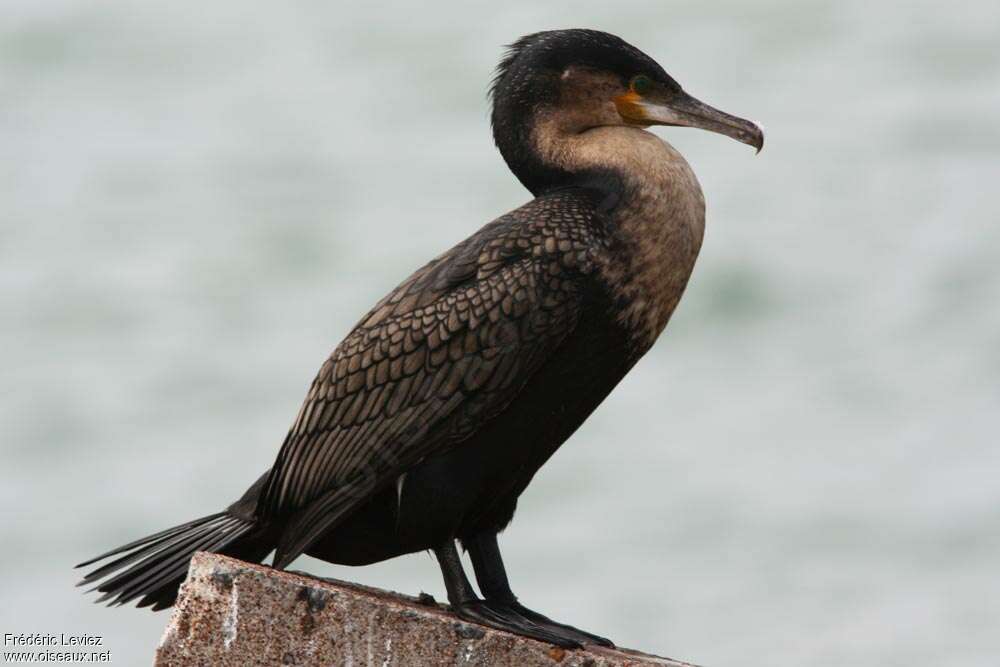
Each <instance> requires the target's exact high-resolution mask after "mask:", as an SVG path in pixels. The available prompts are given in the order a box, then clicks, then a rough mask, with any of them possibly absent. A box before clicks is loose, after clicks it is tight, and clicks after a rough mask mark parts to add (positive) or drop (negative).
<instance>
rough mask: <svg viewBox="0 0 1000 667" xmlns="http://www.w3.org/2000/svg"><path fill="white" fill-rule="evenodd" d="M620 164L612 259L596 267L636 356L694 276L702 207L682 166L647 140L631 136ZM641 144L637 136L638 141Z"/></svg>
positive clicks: (676, 156)
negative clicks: (621, 189)
mask: <svg viewBox="0 0 1000 667" xmlns="http://www.w3.org/2000/svg"><path fill="white" fill-rule="evenodd" d="M630 134H631V136H629V139H628V141H629V143H630V146H629V150H623V151H620V152H619V151H615V154H616V155H618V156H620V157H619V158H617V159H616V161H617V162H618V163H619V164H618V165H617V166H618V167H619V170H620V173H622V174H623V176H624V178H625V181H626V191H625V194H624V196H623V199H622V202H621V204H620V205H619V207H618V208H617V209H616V210H615V211H614V213H613V216H612V222H613V224H614V227H615V230H616V232H617V237H618V241H619V243H618V244H617V245H618V251H617V252H613V253H610V254H609V255H608V256H607V257H606V258H605V262H604V265H603V266H602V267H601V271H602V274H603V276H604V278H605V280H606V281H607V284H608V285H609V287H610V288H611V290H612V292H613V293H614V295H615V297H616V299H617V301H618V303H619V304H620V308H621V309H620V311H619V313H618V318H619V321H620V322H621V323H622V324H623V325H624V326H625V327H626V328H627V329H628V330H629V331H630V332H631V333H632V337H633V341H634V344H635V346H636V348H637V352H638V353H640V354H641V353H642V352H645V351H646V350H647V349H648V348H649V346H651V345H652V344H653V342H654V341H655V340H656V338H657V337H658V336H659V335H660V332H662V331H663V328H664V327H665V326H666V325H667V322H668V320H669V319H670V315H671V314H672V313H673V312H674V308H676V307H677V303H678V302H679V301H680V298H681V295H682V294H683V293H684V288H685V287H686V286H687V282H688V278H690V276H691V272H692V270H693V269H694V263H695V260H696V259H697V257H698V252H699V250H700V249H701V242H702V238H703V236H704V232H705V199H704V196H703V195H702V191H701V186H700V185H699V184H698V180H697V179H696V178H695V175H694V172H692V171H691V167H690V166H689V165H688V163H687V161H686V160H685V159H684V158H683V157H682V156H681V155H680V153H678V152H677V151H676V150H674V148H673V147H672V146H670V145H669V144H667V143H666V142H664V141H662V140H661V139H659V138H658V137H656V136H655V135H653V134H650V133H648V132H642V131H636V132H635V133H630ZM637 134H638V135H640V136H636V135H637Z"/></svg>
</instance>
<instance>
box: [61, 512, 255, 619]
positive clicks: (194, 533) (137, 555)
mask: <svg viewBox="0 0 1000 667" xmlns="http://www.w3.org/2000/svg"><path fill="white" fill-rule="evenodd" d="M266 533H267V531H265V530H264V529H263V528H262V527H261V526H259V525H258V524H257V523H256V522H255V521H254V520H252V519H244V518H240V517H237V516H234V515H233V514H231V513H229V512H219V513H218V514H210V515H209V516H204V517H202V518H200V519H195V520H194V521H188V522H187V523H183V524H181V525H179V526H174V527H173V528H168V529H167V530H164V531H161V532H159V533H156V534H155V535H149V536H147V537H144V538H142V539H141V540H136V541H135V542H130V543H128V544H126V545H124V546H120V547H118V548H117V549H112V550H111V551H108V552H107V553H103V554H101V555H100V556H97V557H96V558H91V559H90V560H88V561H85V562H83V563H80V564H79V565H77V567H86V566H88V565H92V564H94V563H96V562H98V561H101V560H105V559H108V558H110V557H112V556H119V555H120V557H119V558H116V559H115V560H113V561H111V562H110V563H106V564H105V565H102V566H101V567H99V568H97V569H96V570H94V571H93V572H90V573H88V574H87V575H86V576H85V577H84V578H83V580H82V581H80V583H79V584H77V586H84V585H87V584H93V583H95V582H100V583H98V584H97V586H95V587H94V588H91V589H90V590H89V591H87V592H88V593H89V592H92V591H95V590H96V591H100V592H101V593H104V595H102V596H101V597H100V598H98V599H97V602H107V603H108V605H109V606H112V605H122V604H127V603H129V602H131V601H132V600H135V599H136V598H141V599H140V600H139V603H138V606H139V607H149V606H152V608H153V611H159V610H160V609H166V608H167V607H170V606H172V605H173V604H174V602H175V601H176V599H177V589H178V588H180V585H181V582H182V581H183V580H184V577H185V575H186V574H187V569H188V562H189V561H190V560H191V556H193V555H194V553H195V552H196V551H211V552H214V553H222V554H226V555H229V556H234V557H237V558H241V559H243V560H252V561H254V562H260V561H261V560H263V559H264V557H265V556H267V554H268V553H270V551H271V549H273V548H274V543H273V542H272V541H271V539H269V536H268V535H267V534H266ZM114 573H117V574H114ZM112 574H114V576H111V575H112ZM101 580H103V581H101Z"/></svg>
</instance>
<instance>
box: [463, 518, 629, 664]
mask: <svg viewBox="0 0 1000 667" xmlns="http://www.w3.org/2000/svg"><path fill="white" fill-rule="evenodd" d="M462 544H464V545H465V548H466V549H468V550H469V556H470V557H471V558H472V567H473V569H474V570H475V572H476V581H477V582H478V583H479V590H481V591H482V593H483V597H484V598H486V601H487V602H490V603H493V605H494V606H496V607H499V608H503V609H506V610H509V611H511V612H513V613H515V614H517V615H518V616H520V617H521V618H524V619H526V620H528V621H531V623H533V624H534V625H536V626H538V627H540V628H544V629H545V630H548V631H550V632H555V633H557V634H562V635H563V636H565V637H566V638H567V639H572V640H574V641H577V642H579V643H581V644H599V645H601V646H614V644H613V643H612V642H611V640H609V639H605V638H604V637H600V636H598V635H594V634H591V633H589V632H584V631H583V630H579V629H577V628H574V627H573V626H572V625H566V624H565V623H557V622H556V621H553V620H552V619H550V618H548V617H547V616H543V615H541V614H539V613H538V612H536V611H532V610H530V609H528V608H527V607H525V606H524V605H522V604H521V603H520V602H518V601H517V597H516V596H515V595H514V592H513V591H511V589H510V582H509V581H508V580H507V570H506V568H504V565H503V559H502V558H501V557H500V545H499V544H498V543H497V535H496V533H479V534H477V535H475V536H474V537H472V538H471V539H469V540H462Z"/></svg>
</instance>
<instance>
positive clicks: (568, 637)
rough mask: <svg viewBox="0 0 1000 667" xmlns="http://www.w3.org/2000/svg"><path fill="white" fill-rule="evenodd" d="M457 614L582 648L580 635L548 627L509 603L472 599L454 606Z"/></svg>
mask: <svg viewBox="0 0 1000 667" xmlns="http://www.w3.org/2000/svg"><path fill="white" fill-rule="evenodd" d="M453 609H454V611H455V614H456V615H458V617H459V618H461V619H462V620H465V621H471V622H473V623H479V624H480V625H485V626H488V627H491V628H496V629H498V630H505V631H507V632H511V633H514V634H516V635H521V636H523V637H531V638H532V639H537V640H539V641H542V642H545V643H547V644H555V645H556V646H560V647H562V648H580V647H581V645H582V644H581V642H580V641H579V639H580V637H579V635H574V634H573V633H571V632H566V631H565V630H564V629H561V628H558V627H556V626H554V625H553V626H551V627H546V626H543V625H539V624H537V623H535V622H534V621H532V620H530V619H528V618H527V617H525V616H522V615H521V614H520V613H518V612H517V611H516V610H515V609H513V608H512V607H510V606H509V605H497V604H492V603H490V602H488V601H486V600H470V601H469V602H465V603H462V604H460V605H457V606H454V607H453Z"/></svg>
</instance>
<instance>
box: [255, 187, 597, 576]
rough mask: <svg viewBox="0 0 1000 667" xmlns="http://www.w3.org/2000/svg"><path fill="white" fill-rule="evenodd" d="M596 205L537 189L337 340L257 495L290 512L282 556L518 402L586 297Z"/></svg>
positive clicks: (268, 510) (279, 562)
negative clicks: (543, 194)
mask: <svg viewBox="0 0 1000 667" xmlns="http://www.w3.org/2000/svg"><path fill="white" fill-rule="evenodd" d="M594 215H595V214H594V213H593V208H592V207H591V205H590V204H589V202H587V200H585V199H583V198H581V197H580V196H579V195H574V194H572V193H560V194H557V195H550V196H547V197H543V198H539V199H536V200H535V201H533V202H531V203H529V204H527V205H526V206H524V207H522V208H520V209H517V210H516V211H513V212H512V213H510V214H508V215H506V216H504V217H502V218H500V219H498V220H496V221H494V222H493V223H490V224H489V225H487V226H486V227H484V228H483V229H482V230H481V231H480V232H479V233H477V234H476V235H474V236H473V237H471V238H469V239H468V240H466V241H464V242H463V243H461V244H459V245H458V246H456V247H455V248H453V249H452V250H450V251H448V252H447V253H445V254H444V255H442V256H440V257H438V258H437V259H436V260H434V261H433V262H431V263H430V264H428V265H427V266H425V267H424V268H422V269H421V270H419V271H417V273H415V274H414V275H413V276H411V277H410V278H409V279H408V280H407V281H405V282H404V283H403V284H402V285H400V286H399V287H397V288H396V289H395V290H394V291H393V292H392V293H390V294H389V296H387V297H386V298H385V299H383V300H382V301H381V302H380V303H379V304H378V305H377V306H376V307H375V308H374V309H373V310H372V311H371V312H370V313H369V314H368V315H367V316H366V317H365V318H364V319H363V320H362V321H361V322H360V323H359V324H358V325H357V327H356V328H355V329H354V330H353V331H352V332H351V333H350V335H348V337H347V338H346V339H345V340H344V341H343V342H342V343H341V344H340V345H339V346H338V347H337V349H336V350H334V352H333V354H332V355H331V356H330V358H329V359H328V360H327V361H326V363H324V364H323V367H322V368H321V369H320V372H319V374H318V376H317V377H316V379H315V380H314V381H313V384H312V387H311V389H310V391H309V395H308V396H307V398H306V401H305V403H304V405H303V407H302V410H301V411H300V413H299V416H298V418H297V419H296V421H295V423H294V425H293V426H292V428H291V430H290V432H289V434H288V436H287V438H286V440H285V443H284V445H283V446H282V449H281V452H280V453H279V455H278V459H277V461H276V463H275V465H274V467H273V468H272V470H271V474H270V477H269V479H268V481H267V484H266V486H265V490H264V492H263V493H262V496H261V500H260V503H259V505H258V511H259V512H262V513H264V514H268V515H275V514H285V515H287V514H289V513H292V514H293V516H291V520H290V522H289V524H288V527H287V528H286V530H285V532H284V535H283V537H282V540H281V543H280V545H279V547H278V552H277V555H276V556H275V565H276V566H277V567H283V566H284V565H286V564H287V563H289V562H291V560H293V559H294V558H295V557H296V556H297V555H298V554H299V553H301V552H302V551H304V550H305V549H306V548H307V547H308V545H309V544H310V543H311V542H312V541H313V540H315V539H316V538H317V537H319V536H320V535H321V534H323V533H324V532H325V531H326V530H328V529H329V528H330V527H331V526H332V525H333V524H335V523H336V522H337V521H339V520H340V519H341V518H342V517H343V516H344V515H346V514H347V513H348V512H349V510H350V509H351V508H352V507H354V506H355V505H356V504H357V503H358V502H360V501H363V500H364V499H366V498H368V497H370V496H371V495H372V494H373V493H375V492H376V491H378V490H379V489H381V488H382V487H383V486H384V485H385V484H387V483H390V482H391V481H392V480H394V479H395V478H396V477H397V476H398V475H399V474H400V473H402V472H405V471H406V470H408V469H409V468H411V467H412V466H414V465H416V464H417V463H418V462H419V461H420V460H421V459H423V458H424V457H426V456H428V455H431V454H434V453H437V452H440V451H443V450H444V449H446V448H447V447H450V446H454V445H455V443H458V442H461V441H463V440H466V439H468V438H469V437H470V436H471V435H473V434H474V433H475V431H476V429H477V428H478V427H479V425H480V424H482V423H483V422H484V421H485V420H488V419H490V418H492V417H495V416H496V415H497V414H499V413H500V412H502V411H503V410H504V409H505V408H506V407H507V405H509V403H510V402H511V401H512V400H513V399H514V398H515V397H516V396H517V393H518V392H519V391H520V389H521V388H522V387H523V385H524V383H525V382H526V381H527V380H528V378H529V377H530V376H531V375H532V374H533V373H534V372H535V371H536V370H537V369H538V368H539V367H540V365H541V364H542V363H543V362H544V361H545V359H547V358H548V357H549V355H551V353H552V351H553V350H555V349H556V348H557V347H558V346H559V345H560V344H561V343H562V342H563V341H564V340H565V338H566V337H567V336H568V335H570V334H571V333H572V331H573V329H574V327H575V325H576V322H577V319H578V316H579V313H580V310H581V308H582V307H584V305H585V304H584V300H585V291H586V284H587V281H588V280H589V277H588V275H589V273H590V272H591V271H592V268H593V265H594V261H595V255H596V253H598V252H600V248H601V247H602V245H601V243H600V241H599V238H600V235H599V233H598V232H597V229H598V227H597V226H596V225H595V224H594Z"/></svg>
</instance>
